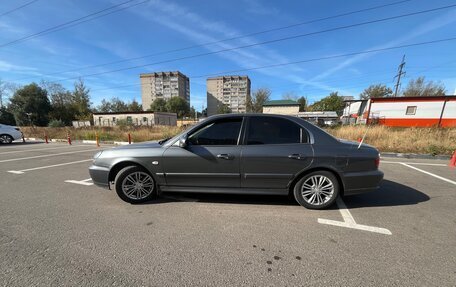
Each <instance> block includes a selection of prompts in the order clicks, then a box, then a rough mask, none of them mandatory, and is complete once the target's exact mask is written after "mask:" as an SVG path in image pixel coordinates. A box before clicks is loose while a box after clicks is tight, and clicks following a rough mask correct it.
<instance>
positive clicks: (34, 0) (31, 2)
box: [0, 0, 38, 17]
mask: <svg viewBox="0 0 456 287" xmlns="http://www.w3.org/2000/svg"><path fill="white" fill-rule="evenodd" d="M37 1H38V0H33V1H30V2H27V3H25V4H22V5H21V6H19V7H16V8H14V9H11V10H9V11H6V12H3V13H2V14H0V17H2V16H5V15H8V14H11V13H13V12H15V11H17V10H19V9H22V8H24V7H27V6H29V5H31V4H33V3H35V2H37Z"/></svg>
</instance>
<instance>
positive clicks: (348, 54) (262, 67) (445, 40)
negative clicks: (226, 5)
mask: <svg viewBox="0 0 456 287" xmlns="http://www.w3.org/2000/svg"><path fill="white" fill-rule="evenodd" d="M454 40H456V37H453V38H446V39H438V40H432V41H426V42H418V43H412V44H406V45H400V46H393V47H387V48H380V49H372V50H366V51H359V52H352V53H347V54H339V55H332V56H326V57H319V58H312V59H306V60H299V61H293V62H286V63H279V64H273V65H266V66H259V67H252V68H246V69H239V70H231V71H223V72H217V73H211V74H205V75H198V76H190V77H189V78H192V79H196V78H205V77H212V76H219V75H223V74H231V73H240V72H248V71H253V70H261V69H268V68H276V67H281V66H288V65H294V64H302V63H309V62H316V61H323V60H329V59H335V58H342V57H350V56H355V55H361V54H369V53H377V52H384V51H390V50H396V49H401V48H409V47H415V46H422V45H430V44H436V43H442V42H449V41H454ZM139 85H141V84H130V85H122V86H116V87H111V88H103V89H96V90H93V91H101V90H111V89H116V88H125V87H133V86H139Z"/></svg>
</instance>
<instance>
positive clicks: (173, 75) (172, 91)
mask: <svg viewBox="0 0 456 287" xmlns="http://www.w3.org/2000/svg"><path fill="white" fill-rule="evenodd" d="M139 78H140V80H141V98H142V107H143V110H144V111H145V110H148V109H150V105H151V104H152V102H153V101H154V100H155V99H158V98H162V99H164V100H169V99H170V98H172V97H181V98H183V99H185V100H186V101H187V103H189V104H190V81H189V79H188V77H187V76H186V75H184V74H182V73H181V72H179V71H176V72H157V73H147V74H141V75H140V76H139Z"/></svg>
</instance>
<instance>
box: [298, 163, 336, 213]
mask: <svg viewBox="0 0 456 287" xmlns="http://www.w3.org/2000/svg"><path fill="white" fill-rule="evenodd" d="M339 190H340V186H339V182H338V181H337V178H336V177H335V176H334V174H332V173H331V172H328V171H315V172H312V173H309V174H307V175H305V176H304V177H303V178H301V179H300V180H299V181H298V182H297V183H296V185H295V187H294V197H295V199H296V201H297V202H298V203H299V204H300V205H301V206H304V207H306V208H309V209H324V208H326V207H328V206H330V205H332V204H333V203H334V201H336V198H337V196H339Z"/></svg>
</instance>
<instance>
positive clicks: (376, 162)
mask: <svg viewBox="0 0 456 287" xmlns="http://www.w3.org/2000/svg"><path fill="white" fill-rule="evenodd" d="M379 165H380V157H377V158H376V159H375V167H376V168H378V166H379Z"/></svg>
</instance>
